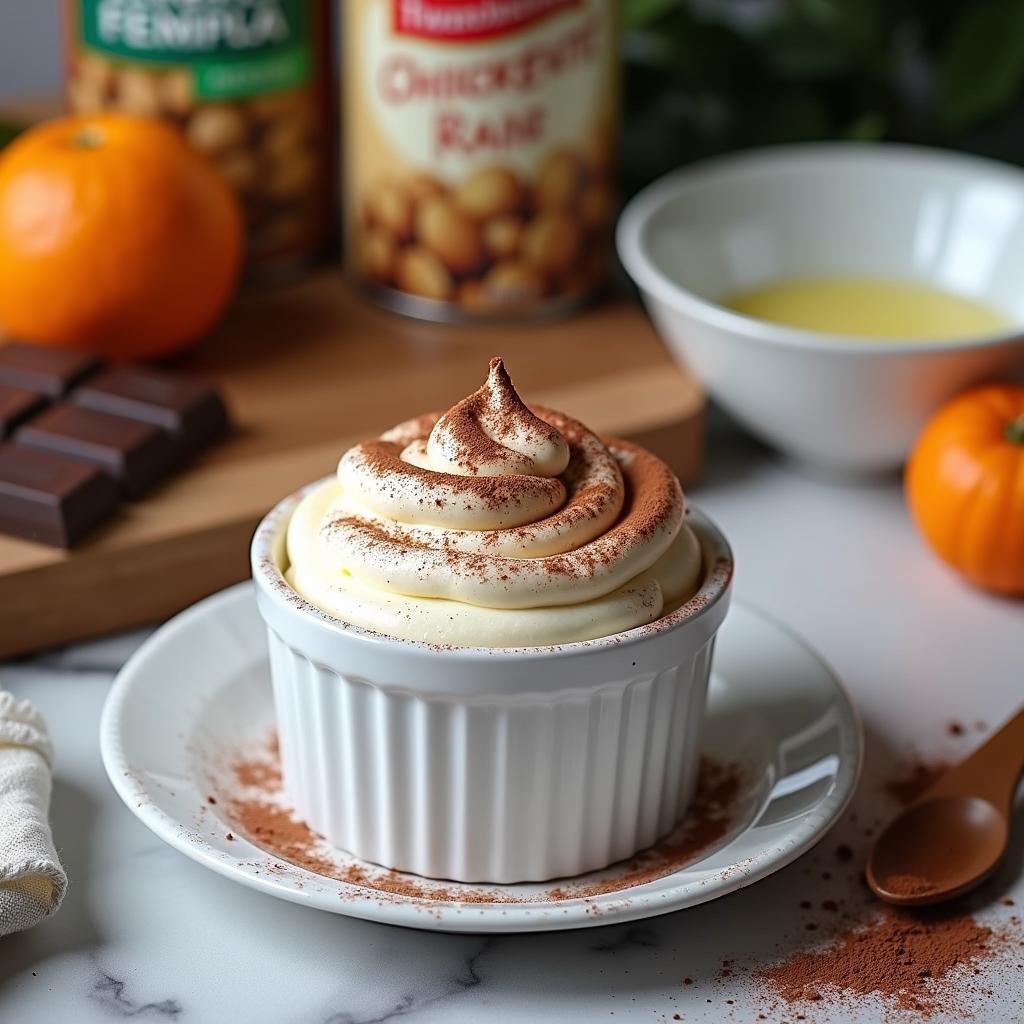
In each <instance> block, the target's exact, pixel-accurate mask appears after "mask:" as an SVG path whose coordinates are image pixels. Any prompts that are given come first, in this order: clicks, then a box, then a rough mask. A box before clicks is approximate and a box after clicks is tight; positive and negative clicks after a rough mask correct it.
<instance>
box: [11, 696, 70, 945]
mask: <svg viewBox="0 0 1024 1024" xmlns="http://www.w3.org/2000/svg"><path fill="white" fill-rule="evenodd" d="M52 764H53V747H52V746H51V745H50V736H49V734H48V733H47V731H46V723H45V722H44V721H43V718H42V716H41V715H40V714H39V712H38V711H37V710H36V708H35V706H34V705H33V704H31V703H30V702H29V701H27V700H21V701H19V700H15V698H14V695H13V694H10V693H7V692H5V691H4V690H0V936H4V935H9V934H10V933H11V932H19V931H22V930H23V929H25V928H31V927H32V926H33V925H35V924H38V923H39V922H40V921H42V920H43V918H45V917H49V916H50V914H52V913H53V912H54V911H55V910H56V909H57V908H58V907H59V906H60V902H61V900H62V899H63V898H64V890H65V889H66V888H67V885H68V878H67V875H66V874H64V869H63V868H62V867H61V865H60V861H59V860H58V859H57V851H56V850H55V849H54V848H53V837H52V835H51V834H50V823H49V820H48V818H47V815H48V813H49V809H50V789H51V786H52V777H51V766H52Z"/></svg>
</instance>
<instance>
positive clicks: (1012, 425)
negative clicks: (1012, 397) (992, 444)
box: [1006, 412, 1024, 445]
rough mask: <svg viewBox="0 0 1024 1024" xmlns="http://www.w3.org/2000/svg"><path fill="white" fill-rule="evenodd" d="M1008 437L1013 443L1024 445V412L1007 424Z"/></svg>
mask: <svg viewBox="0 0 1024 1024" xmlns="http://www.w3.org/2000/svg"><path fill="white" fill-rule="evenodd" d="M1006 439H1007V440H1008V441H1009V442H1010V443H1011V444H1020V445H1024V412H1022V413H1021V414H1020V415H1019V416H1018V417H1017V418H1016V419H1015V420H1010V422H1009V423H1007V424H1006Z"/></svg>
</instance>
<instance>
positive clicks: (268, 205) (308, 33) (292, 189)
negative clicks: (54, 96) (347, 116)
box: [65, 0, 335, 276]
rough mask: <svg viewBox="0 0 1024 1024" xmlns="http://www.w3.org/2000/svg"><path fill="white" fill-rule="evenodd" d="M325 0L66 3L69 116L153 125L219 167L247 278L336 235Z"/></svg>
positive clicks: (311, 256)
mask: <svg viewBox="0 0 1024 1024" xmlns="http://www.w3.org/2000/svg"><path fill="white" fill-rule="evenodd" d="M330 10H331V0H65V13H66V24H67V31H66V37H67V40H68V54H67V89H66V94H67V102H68V106H69V107H70V108H71V110H72V111H73V112H76V113H84V114H92V113H99V112H102V111H107V110H114V111H123V112H126V113H131V114H141V115H144V116H147V117H160V118H163V119H164V120H167V121H169V122H171V123H172V124H174V125H176V126H177V127H179V128H180V129H181V131H182V132H183V133H184V135H185V137H186V138H187V139H188V140H189V142H190V143H191V144H192V145H193V146H195V148H196V149H198V150H200V151H201V152H203V153H205V154H206V155H207V156H208V157H210V159H211V160H213V161H214V163H216V164H217V165H218V167H219V168H220V170H221V172H222V173H223V174H224V176H225V178H226V179H227V181H228V182H229V183H230V184H231V186H232V187H233V188H234V189H235V191H236V192H237V193H238V196H239V198H240V200H241V202H242V207H243V210H244V212H245V216H246V225H247V240H248V254H247V258H248V264H249V269H250V273H256V274H261V273H266V274H273V275H275V276H277V275H279V274H280V273H281V272H283V271H287V270H290V269H299V268H301V267H303V266H305V265H308V264H309V263H311V262H312V261H314V260H315V259H316V258H317V257H318V256H319V255H320V254H321V253H322V251H323V249H324V247H325V245H326V243H327V241H328V240H329V238H330V235H331V234H332V227H331V221H332V213H333V207H334V204H333V201H332V197H333V188H334V185H333V180H332V179H333V177H334V163H335V161H334V155H333V153H334V143H333V123H332V122H333V114H332V110H333V103H332V97H331V94H330V68H329V53H330V40H329V35H330Z"/></svg>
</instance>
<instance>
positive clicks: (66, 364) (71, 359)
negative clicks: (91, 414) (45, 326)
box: [0, 341, 101, 398]
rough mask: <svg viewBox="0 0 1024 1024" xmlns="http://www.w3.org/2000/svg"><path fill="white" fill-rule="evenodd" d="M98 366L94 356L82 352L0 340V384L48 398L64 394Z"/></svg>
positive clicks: (98, 363)
mask: <svg viewBox="0 0 1024 1024" xmlns="http://www.w3.org/2000/svg"><path fill="white" fill-rule="evenodd" d="M100 365H101V364H100V361H99V360H98V359H97V358H96V357H95V356H94V355H89V354H88V353H85V352H73V351H71V350H70V349H64V348H53V347H52V346H49V345H29V344H27V343H25V342H21V341H9V342H7V343H6V344H4V343H2V342H0V384H9V385H10V386H11V387H15V388H27V389H28V390H29V391H38V392H39V393H40V394H43V395H49V396H50V397H51V398H61V397H63V396H64V395H66V394H67V393H68V392H69V391H70V390H71V389H72V388H73V387H74V386H75V385H76V384H79V383H81V382H82V381H83V380H85V378H86V377H88V376H89V375H90V374H92V373H95V372H96V371H97V370H98V369H99V368H100Z"/></svg>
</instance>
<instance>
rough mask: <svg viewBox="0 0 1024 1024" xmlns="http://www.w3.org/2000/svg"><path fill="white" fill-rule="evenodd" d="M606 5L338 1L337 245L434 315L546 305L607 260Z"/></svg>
mask: <svg viewBox="0 0 1024 1024" xmlns="http://www.w3.org/2000/svg"><path fill="white" fill-rule="evenodd" d="M617 8H618V4H617V3H615V0H345V2H344V5H343V10H344V23H343V32H344V45H343V69H344V75H343V110H344V116H343V123H344V154H345V156H344V188H343V194H344V203H343V206H344V214H345V252H346V264H347V267H348V271H349V273H350V275H351V276H352V277H353V278H354V279H356V280H357V281H358V282H359V283H360V284H362V285H363V286H364V287H366V288H367V289H368V290H369V291H370V292H371V294H373V295H374V297H376V298H377V299H378V300H379V301H381V302H383V303H384V304H386V305H388V306H390V307H392V308H394V309H397V310H399V311H400V312H403V313H407V314H409V315H412V316H419V317H423V318H427V319H432V320H460V319H502V318H507V317H509V316H519V315H531V314H547V313H557V312H562V311H565V310H567V309H570V308H572V307H574V306H576V305H578V304H580V303H581V302H583V301H584V300H586V299H587V298H589V297H590V296H591V295H592V294H593V293H594V292H595V291H596V290H597V289H598V288H600V286H601V285H602V284H603V282H604V279H605V277H606V274H607V270H608V265H609V262H610V252H611V245H610V235H611V223H612V218H613V214H614V209H615V195H614V149H615V144H616V137H617V128H618V118H619V101H620V77H619V60H618V51H617V42H618V40H617V35H618V33H617V20H618V18H617Z"/></svg>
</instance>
